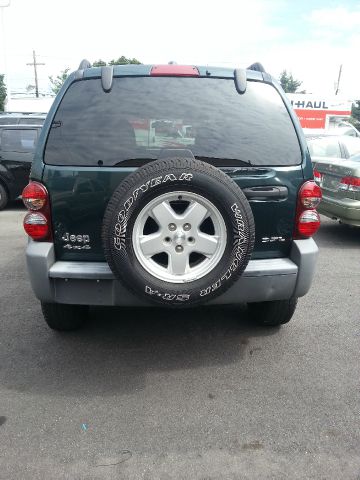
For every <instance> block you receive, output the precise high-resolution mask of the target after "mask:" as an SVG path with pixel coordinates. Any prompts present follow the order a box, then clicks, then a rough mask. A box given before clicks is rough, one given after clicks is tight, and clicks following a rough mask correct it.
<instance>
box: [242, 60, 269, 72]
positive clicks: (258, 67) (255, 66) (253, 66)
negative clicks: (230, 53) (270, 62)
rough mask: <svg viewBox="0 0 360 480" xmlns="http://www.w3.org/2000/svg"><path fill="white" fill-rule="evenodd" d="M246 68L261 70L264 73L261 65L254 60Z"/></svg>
mask: <svg viewBox="0 0 360 480" xmlns="http://www.w3.org/2000/svg"><path fill="white" fill-rule="evenodd" d="M246 70H255V72H263V73H266V70H265V68H264V67H263V66H262V64H261V63H259V62H255V63H252V64H251V65H250V67H247V69H246Z"/></svg>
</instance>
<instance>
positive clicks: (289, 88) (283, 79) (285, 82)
mask: <svg viewBox="0 0 360 480" xmlns="http://www.w3.org/2000/svg"><path fill="white" fill-rule="evenodd" d="M279 81H280V84H281V86H282V88H283V89H284V92H286V93H295V92H296V91H297V89H298V88H299V87H300V85H301V84H302V82H301V81H300V80H295V78H294V77H293V76H292V73H288V72H287V71H286V70H283V71H282V72H281V74H280V77H279ZM299 93H305V91H304V90H303V91H302V92H299Z"/></svg>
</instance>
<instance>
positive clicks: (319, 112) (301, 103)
mask: <svg viewBox="0 0 360 480" xmlns="http://www.w3.org/2000/svg"><path fill="white" fill-rule="evenodd" d="M287 96H288V98H289V100H290V102H291V105H292V106H293V108H294V110H295V112H296V115H297V116H298V117H299V120H300V123H301V126H302V127H303V128H328V127H329V124H330V122H331V121H332V119H333V117H340V118H344V119H346V118H348V117H350V115H351V102H350V101H347V100H344V99H339V98H337V97H322V96H317V95H308V94H305V93H288V94H287Z"/></svg>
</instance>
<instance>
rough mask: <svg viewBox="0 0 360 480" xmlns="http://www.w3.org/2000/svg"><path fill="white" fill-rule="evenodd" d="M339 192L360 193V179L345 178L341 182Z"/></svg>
mask: <svg viewBox="0 0 360 480" xmlns="http://www.w3.org/2000/svg"><path fill="white" fill-rule="evenodd" d="M338 190H345V191H346V190H347V191H349V192H360V178H358V177H343V178H342V179H341V180H340V183H339V186H338Z"/></svg>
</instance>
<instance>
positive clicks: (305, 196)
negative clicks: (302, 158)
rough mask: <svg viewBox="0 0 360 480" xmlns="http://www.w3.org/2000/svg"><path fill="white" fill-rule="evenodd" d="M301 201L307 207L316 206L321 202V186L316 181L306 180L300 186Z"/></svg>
mask: <svg viewBox="0 0 360 480" xmlns="http://www.w3.org/2000/svg"><path fill="white" fill-rule="evenodd" d="M299 195H300V202H301V203H302V205H303V207H305V208H316V207H317V206H318V205H319V203H320V202H321V197H322V193H321V188H320V187H319V185H316V183H315V182H313V181H309V182H305V183H304V184H303V186H302V187H301V188H300V192H299Z"/></svg>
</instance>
